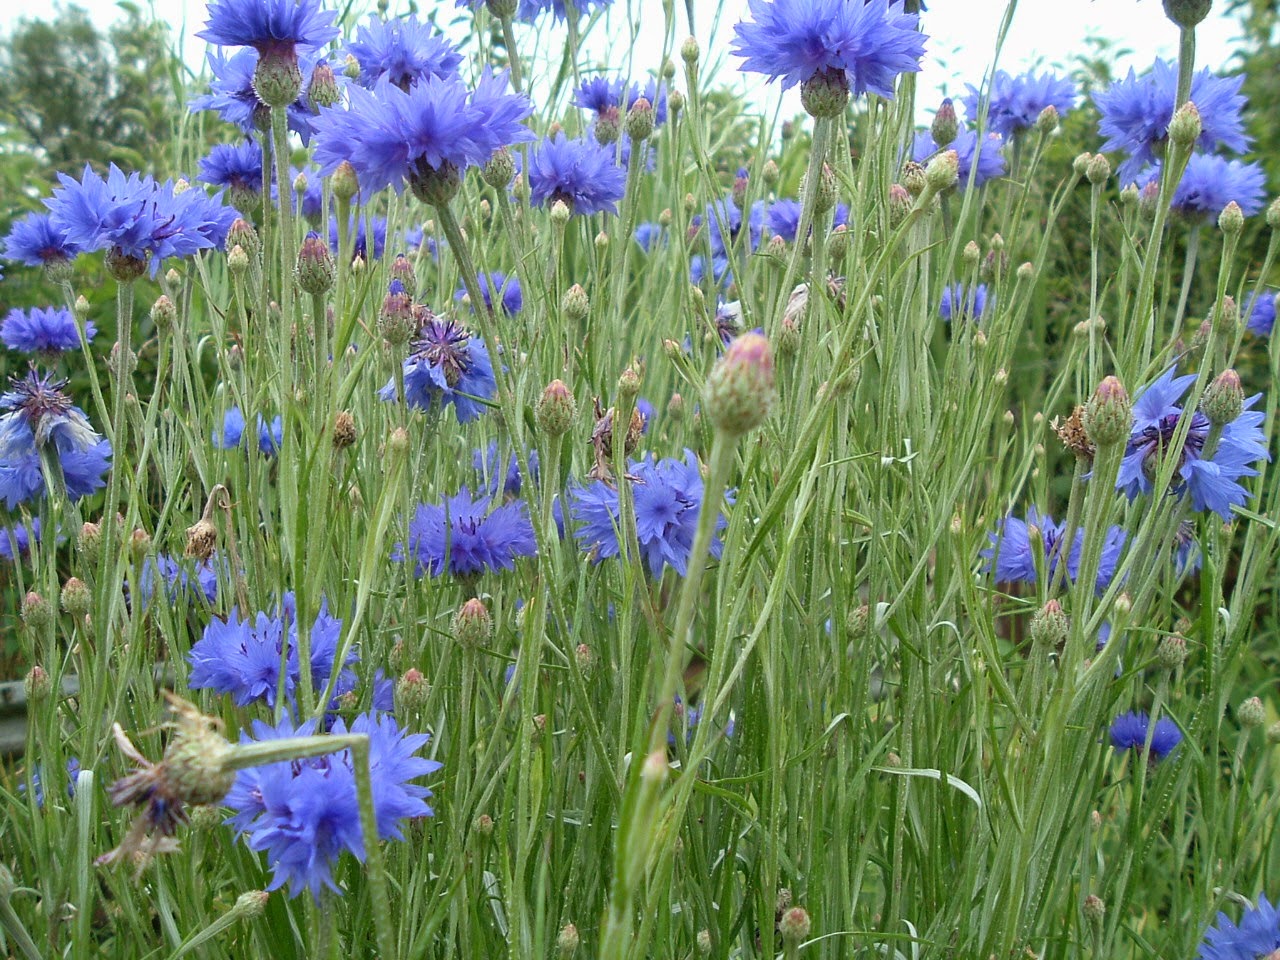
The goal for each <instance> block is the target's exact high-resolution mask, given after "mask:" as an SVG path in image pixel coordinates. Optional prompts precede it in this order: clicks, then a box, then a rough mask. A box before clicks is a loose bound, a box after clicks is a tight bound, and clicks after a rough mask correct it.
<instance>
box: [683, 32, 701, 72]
mask: <svg viewBox="0 0 1280 960" xmlns="http://www.w3.org/2000/svg"><path fill="white" fill-rule="evenodd" d="M700 54H701V51H700V50H699V49H698V41H697V40H695V39H694V38H693V37H686V38H685V41H684V43H682V44H680V58H681V59H682V60H684V62H685V63H687V64H689V65H690V66H692V65H693V64H695V63H697V62H698V57H699V56H700Z"/></svg>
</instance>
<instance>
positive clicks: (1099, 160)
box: [1084, 153, 1111, 187]
mask: <svg viewBox="0 0 1280 960" xmlns="http://www.w3.org/2000/svg"><path fill="white" fill-rule="evenodd" d="M1084 176H1085V179H1086V180H1088V181H1089V182H1090V183H1091V184H1093V185H1094V186H1095V187H1100V186H1102V185H1103V184H1104V183H1106V182H1107V181H1108V180H1109V179H1111V161H1110V160H1108V159H1107V158H1106V155H1105V154H1101V153H1095V154H1094V155H1093V156H1092V157H1091V158H1090V159H1089V162H1088V164H1087V165H1086V166H1085V171H1084Z"/></svg>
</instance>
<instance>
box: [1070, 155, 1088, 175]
mask: <svg viewBox="0 0 1280 960" xmlns="http://www.w3.org/2000/svg"><path fill="white" fill-rule="evenodd" d="M1092 162H1093V154H1092V153H1089V152H1088V151H1086V152H1084V153H1080V154H1077V155H1076V158H1075V159H1074V160H1072V161H1071V169H1072V170H1074V171H1075V174H1076V176H1077V177H1084V176H1088V173H1089V164H1090V163H1092Z"/></svg>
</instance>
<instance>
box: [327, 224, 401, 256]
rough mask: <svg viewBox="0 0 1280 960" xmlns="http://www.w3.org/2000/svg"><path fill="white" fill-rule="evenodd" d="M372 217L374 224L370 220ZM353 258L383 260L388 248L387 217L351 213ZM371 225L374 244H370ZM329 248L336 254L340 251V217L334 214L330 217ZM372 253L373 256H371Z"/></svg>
mask: <svg viewBox="0 0 1280 960" xmlns="http://www.w3.org/2000/svg"><path fill="white" fill-rule="evenodd" d="M370 219H372V221H373V222H372V224H370V223H369V222H368V220H370ZM350 223H351V229H350V234H351V258H352V259H353V260H354V259H355V258H356V257H360V258H361V259H362V260H364V261H365V262H366V263H367V262H368V261H369V260H371V259H372V260H381V259H382V254H383V252H384V251H385V250H386V248H387V218H386V217H372V218H366V217H364V216H361V215H357V214H354V213H353V214H352V215H351V221H350ZM370 227H372V234H373V246H372V247H370V246H369V235H370ZM329 249H331V250H332V251H333V252H334V253H335V254H337V252H338V218H337V216H332V217H330V218H329ZM371 255H372V256H371Z"/></svg>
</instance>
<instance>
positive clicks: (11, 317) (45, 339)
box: [0, 307, 98, 353]
mask: <svg viewBox="0 0 1280 960" xmlns="http://www.w3.org/2000/svg"><path fill="white" fill-rule="evenodd" d="M97 334H98V328H97V327H95V326H94V325H93V321H92V320H86V321H85V322H84V335H85V337H86V338H87V339H89V340H92V339H93V338H94V337H95V336H97ZM0 340H3V341H4V345H5V346H6V347H8V348H9V349H10V350H19V351H21V352H22V353H60V352H62V351H64V350H78V349H80V331H78V330H77V329H76V321H75V318H74V317H72V316H71V311H70V310H68V309H67V308H66V307H32V308H31V309H30V310H27V311H22V310H19V309H18V308H16V307H15V308H14V309H12V310H10V311H9V314H8V316H6V317H5V318H4V324H3V326H0Z"/></svg>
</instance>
